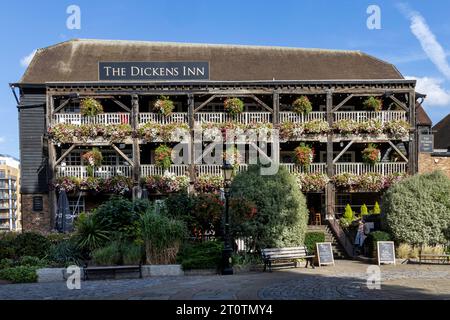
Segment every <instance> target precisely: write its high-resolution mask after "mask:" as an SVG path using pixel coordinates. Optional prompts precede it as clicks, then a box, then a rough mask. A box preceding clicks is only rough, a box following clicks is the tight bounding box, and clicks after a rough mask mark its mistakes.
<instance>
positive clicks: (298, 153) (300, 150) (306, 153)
mask: <svg viewBox="0 0 450 320" xmlns="http://www.w3.org/2000/svg"><path fill="white" fill-rule="evenodd" d="M294 152H295V157H294V161H295V163H297V164H298V165H300V166H302V167H304V168H308V167H309V165H310V164H311V163H312V161H313V159H314V149H312V148H311V147H310V146H308V145H306V144H304V143H303V142H302V143H300V145H299V146H298V147H297V148H295V149H294Z"/></svg>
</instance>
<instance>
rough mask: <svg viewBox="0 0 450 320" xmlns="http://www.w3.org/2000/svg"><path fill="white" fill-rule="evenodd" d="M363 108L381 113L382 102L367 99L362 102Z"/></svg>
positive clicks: (372, 98) (373, 98) (370, 98)
mask: <svg viewBox="0 0 450 320" xmlns="http://www.w3.org/2000/svg"><path fill="white" fill-rule="evenodd" d="M363 106H364V108H366V109H367V110H372V111H381V107H382V106H383V102H382V101H381V99H378V98H375V97H369V98H367V99H366V100H364V102H363Z"/></svg>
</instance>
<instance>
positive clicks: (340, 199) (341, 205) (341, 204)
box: [336, 193, 352, 214]
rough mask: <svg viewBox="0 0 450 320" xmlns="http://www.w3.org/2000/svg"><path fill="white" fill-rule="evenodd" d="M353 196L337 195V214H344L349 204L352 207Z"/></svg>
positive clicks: (347, 194)
mask: <svg viewBox="0 0 450 320" xmlns="http://www.w3.org/2000/svg"><path fill="white" fill-rule="evenodd" d="M351 203H352V195H351V194H350V193H337V194H336V214H343V213H344V211H345V207H346V206H347V204H350V205H351Z"/></svg>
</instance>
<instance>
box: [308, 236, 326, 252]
mask: <svg viewBox="0 0 450 320" xmlns="http://www.w3.org/2000/svg"><path fill="white" fill-rule="evenodd" d="M324 241H325V233H323V232H307V233H306V235H305V246H306V248H308V252H310V253H313V252H315V251H316V243H317V242H324Z"/></svg>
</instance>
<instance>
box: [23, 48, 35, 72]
mask: <svg viewBox="0 0 450 320" xmlns="http://www.w3.org/2000/svg"><path fill="white" fill-rule="evenodd" d="M36 51H37V50H33V52H31V53H30V54H29V55H27V56H25V57H23V58H22V59H20V65H21V66H22V67H25V68H26V67H28V65H29V64H30V63H31V60H33V57H34V55H35V54H36Z"/></svg>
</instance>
